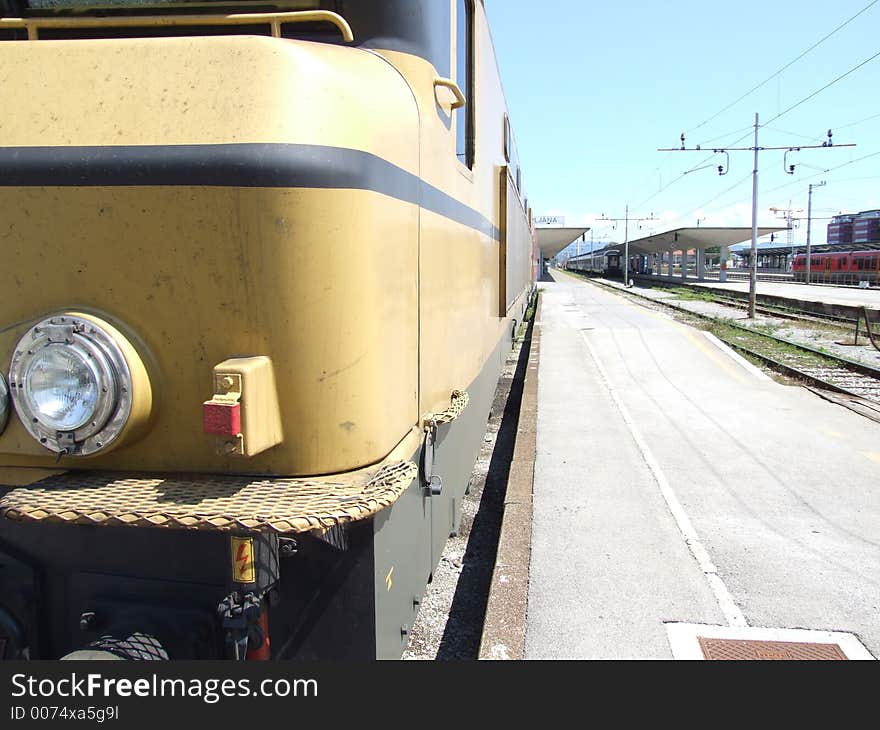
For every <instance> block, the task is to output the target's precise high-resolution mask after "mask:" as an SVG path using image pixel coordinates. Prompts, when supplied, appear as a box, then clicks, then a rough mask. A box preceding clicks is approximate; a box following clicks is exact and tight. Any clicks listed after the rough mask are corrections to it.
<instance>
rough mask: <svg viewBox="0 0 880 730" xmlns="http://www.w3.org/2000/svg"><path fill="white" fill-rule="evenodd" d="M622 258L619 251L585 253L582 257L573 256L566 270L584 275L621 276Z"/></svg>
mask: <svg viewBox="0 0 880 730" xmlns="http://www.w3.org/2000/svg"><path fill="white" fill-rule="evenodd" d="M620 258H621V256H620V251H618V250H617V249H610V250H608V251H599V252H597V253H585V254H581V255H580V256H572V257H571V258H570V259H569V260H568V261H567V262H566V263H565V268H566V269H568V270H569V271H580V272H581V273H583V274H593V275H597V276H621V275H622V270H621V268H620Z"/></svg>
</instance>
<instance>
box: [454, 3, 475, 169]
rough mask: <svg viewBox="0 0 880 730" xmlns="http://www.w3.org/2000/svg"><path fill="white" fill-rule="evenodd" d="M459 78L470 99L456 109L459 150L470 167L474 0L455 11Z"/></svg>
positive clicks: (472, 131) (472, 137) (462, 161)
mask: <svg viewBox="0 0 880 730" xmlns="http://www.w3.org/2000/svg"><path fill="white" fill-rule="evenodd" d="M455 19H456V20H455V23H456V36H455V39H456V40H455V48H456V57H455V82H456V83H457V84H458V87H459V88H460V89H461V91H462V93H463V94H464V98H465V99H467V104H465V105H464V106H463V107H461V108H460V109H457V110H456V112H455V133H456V143H455V152H456V154H457V155H458V160H459V162H461V164H462V165H465V166H466V167H467V168H468V169H473V167H474V98H473V97H474V95H473V88H474V85H473V78H474V5H473V0H457V3H456V11H455Z"/></svg>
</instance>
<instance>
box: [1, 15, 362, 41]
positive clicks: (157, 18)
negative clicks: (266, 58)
mask: <svg viewBox="0 0 880 730" xmlns="http://www.w3.org/2000/svg"><path fill="white" fill-rule="evenodd" d="M322 21H323V22H327V23H332V24H333V25H335V26H336V27H337V28H338V29H339V31H340V32H341V33H342V38H343V40H345V41H346V42H347V43H351V41H353V40H354V34H353V33H352V32H351V26H350V25H349V24H348V22H347V21H346V20H345V18H343V17H342V16H341V15H339V14H338V13H333V12H331V11H329V10H297V11H292V12H287V13H232V14H229V15H143V16H136V15H127V16H122V17H109V18H97V17H95V18H87V17H77V18H0V28H26V29H27V33H28V40H29V41H36V40H39V39H40V36H39V30H40V29H41V28H132V27H135V28H143V27H150V26H172V25H176V26H187V25H253V24H258V23H268V24H269V25H270V27H271V28H272V37H273V38H280V37H281V26H282V25H284V24H285V23H312V22H322Z"/></svg>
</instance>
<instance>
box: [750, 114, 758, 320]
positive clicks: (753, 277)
mask: <svg viewBox="0 0 880 730" xmlns="http://www.w3.org/2000/svg"><path fill="white" fill-rule="evenodd" d="M751 264H752V265H751V270H750V271H749V319H754V318H755V301H756V300H757V295H758V112H755V169H754V170H752V262H751Z"/></svg>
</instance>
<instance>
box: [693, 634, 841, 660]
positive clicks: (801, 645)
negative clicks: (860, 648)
mask: <svg viewBox="0 0 880 730" xmlns="http://www.w3.org/2000/svg"><path fill="white" fill-rule="evenodd" d="M697 638H698V639H699V641H700V648H701V649H702V650H703V656H704V657H706V659H718V660H724V661H731V660H763V661H768V660H771V661H772V660H777V661H778V660H782V661H796V660H800V661H828V660H840V659H846V658H847V657H846V654H844V653H843V651H841V649H840V647H839V646H838V645H837V644H812V643H805V642H796V641H745V640H740V639H713V638H707V637H705V636H699V637H697Z"/></svg>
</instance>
